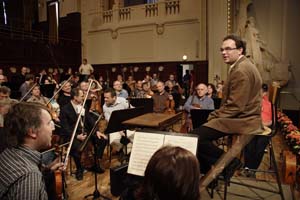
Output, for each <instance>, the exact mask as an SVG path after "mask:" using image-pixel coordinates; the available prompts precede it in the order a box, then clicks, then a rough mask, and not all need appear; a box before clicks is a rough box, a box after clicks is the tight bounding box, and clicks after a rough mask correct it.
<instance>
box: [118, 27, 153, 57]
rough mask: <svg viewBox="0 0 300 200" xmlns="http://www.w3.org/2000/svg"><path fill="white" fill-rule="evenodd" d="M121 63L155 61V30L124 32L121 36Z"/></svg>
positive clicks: (121, 32)
mask: <svg viewBox="0 0 300 200" xmlns="http://www.w3.org/2000/svg"><path fill="white" fill-rule="evenodd" d="M119 41H120V59H119V60H120V62H145V61H149V60H153V54H154V48H153V43H154V39H153V30H152V29H146V30H132V31H130V30H129V31H128V30H122V31H120V36H119Z"/></svg>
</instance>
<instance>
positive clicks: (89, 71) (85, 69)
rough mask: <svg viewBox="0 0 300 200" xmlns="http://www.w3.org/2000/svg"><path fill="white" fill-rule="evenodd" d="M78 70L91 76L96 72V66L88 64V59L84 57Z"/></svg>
mask: <svg viewBox="0 0 300 200" xmlns="http://www.w3.org/2000/svg"><path fill="white" fill-rule="evenodd" d="M78 71H79V73H80V74H81V75H85V76H89V75H91V74H92V73H93V72H94V68H93V67H92V65H90V64H88V63H87V59H86V58H84V59H83V61H82V64H81V65H80V67H79V70H78Z"/></svg>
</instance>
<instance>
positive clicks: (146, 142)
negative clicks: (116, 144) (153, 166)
mask: <svg viewBox="0 0 300 200" xmlns="http://www.w3.org/2000/svg"><path fill="white" fill-rule="evenodd" d="M164 137H165V135H163V134H155V133H145V132H136V133H135V135H134V141H133V146H132V150H131V155H130V160H129V165H128V171H127V172H128V173H130V174H135V175H139V176H144V172H145V169H146V166H147V164H148V162H149V160H150V158H151V156H152V155H153V154H154V153H155V152H156V151H157V150H158V149H159V148H160V147H161V146H162V145H163V141H164Z"/></svg>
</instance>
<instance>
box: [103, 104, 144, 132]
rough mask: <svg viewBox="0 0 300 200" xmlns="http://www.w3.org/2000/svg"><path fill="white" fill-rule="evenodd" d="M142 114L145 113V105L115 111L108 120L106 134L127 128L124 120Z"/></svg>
mask: <svg viewBox="0 0 300 200" xmlns="http://www.w3.org/2000/svg"><path fill="white" fill-rule="evenodd" d="M142 114H144V108H143V107H137V108H128V109H124V110H115V111H113V112H112V113H111V116H110V119H109V121H108V124H107V128H106V130H105V134H109V133H113V132H117V131H122V130H125V129H126V127H125V126H124V125H123V124H122V122H123V121H126V120H129V119H132V118H135V117H137V116H140V115H142Z"/></svg>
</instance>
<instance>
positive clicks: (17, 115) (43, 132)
mask: <svg viewBox="0 0 300 200" xmlns="http://www.w3.org/2000/svg"><path fill="white" fill-rule="evenodd" d="M4 127H5V130H6V131H5V132H4V133H3V134H6V136H5V137H4V138H5V140H1V141H0V142H2V143H4V144H5V146H6V148H5V149H4V151H3V152H1V154H0V160H1V162H0V199H3V200H23V199H41V200H47V199H48V195H47V192H46V190H45V184H44V180H43V175H42V172H41V171H40V169H41V170H42V171H43V173H44V174H47V173H49V172H51V171H54V170H56V169H58V168H61V167H62V165H63V164H62V163H59V162H57V160H55V161H54V162H53V163H51V164H50V165H48V166H42V168H40V167H41V166H40V163H41V153H40V151H42V150H44V149H47V148H49V147H50V146H51V136H52V131H53V130H54V123H53V121H52V119H51V115H50V113H49V112H48V111H47V109H46V107H44V106H42V105H40V104H33V103H28V102H21V103H18V104H15V105H13V106H12V107H11V109H10V110H9V112H8V113H7V114H6V117H5V121H4Z"/></svg>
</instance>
